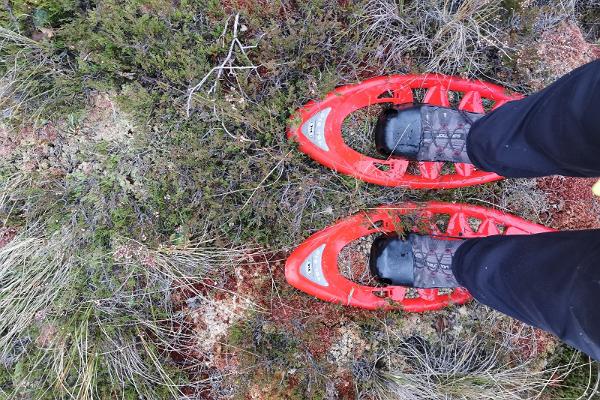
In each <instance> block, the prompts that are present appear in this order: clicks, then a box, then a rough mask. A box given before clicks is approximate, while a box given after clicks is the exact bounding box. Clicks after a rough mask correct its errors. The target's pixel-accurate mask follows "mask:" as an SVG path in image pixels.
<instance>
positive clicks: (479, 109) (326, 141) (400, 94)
mask: <svg viewBox="0 0 600 400" xmlns="http://www.w3.org/2000/svg"><path fill="white" fill-rule="evenodd" d="M419 89H425V90H426V93H425V95H424V98H423V99H422V101H421V103H422V104H429V105H437V106H444V107H450V100H449V93H450V92H456V93H454V94H460V95H461V100H460V102H459V104H458V109H460V110H465V111H470V112H476V113H484V112H485V107H484V102H483V99H487V101H486V104H487V105H491V110H493V109H495V108H497V107H499V106H501V105H502V104H504V103H506V102H508V101H510V100H517V99H520V98H522V96H520V95H516V94H507V92H506V90H505V89H504V88H502V87H501V86H498V85H494V84H491V83H486V82H482V81H474V80H467V79H462V78H457V77H452V76H446V75H438V74H424V75H391V76H382V77H377V78H372V79H368V80H365V81H363V82H361V83H358V84H354V85H347V86H343V87H339V88H337V89H335V90H334V91H333V92H331V93H329V94H328V95H327V96H326V97H325V99H324V100H322V101H319V102H314V101H312V102H309V103H308V104H306V105H305V106H304V107H302V108H301V109H299V110H298V111H297V112H296V114H295V115H294V116H293V117H292V122H291V123H290V127H289V129H288V136H289V137H290V138H292V139H293V140H295V141H297V142H298V143H299V148H300V151H302V152H304V153H306V154H307V155H309V156H310V157H311V158H313V159H314V160H316V161H317V162H319V163H321V164H322V165H325V166H327V167H329V168H332V169H333V170H336V171H339V172H342V173H344V174H348V175H351V176H354V177H356V178H357V179H360V180H364V181H366V182H370V183H374V184H377V185H383V186H406V187H410V188H415V189H424V188H438V189H451V188H456V187H461V186H470V185H477V184H481V183H486V182H491V181H495V180H498V179H502V177H501V176H498V175H496V174H494V173H491V172H485V171H480V170H477V169H476V168H475V167H474V166H473V165H471V164H465V163H454V168H453V171H452V172H451V173H448V174H443V173H442V167H443V165H444V163H443V162H419V163H418V172H415V171H412V169H410V168H408V167H409V161H408V160H406V159H404V158H400V157H395V156H394V157H388V158H386V159H378V158H373V157H369V156H366V155H364V154H361V153H359V152H357V151H355V150H353V149H352V148H350V147H349V146H348V145H347V144H346V143H345V142H344V139H343V138H342V124H343V122H344V119H345V118H346V117H347V116H348V115H350V114H351V113H352V112H355V111H357V110H358V109H360V108H363V107H368V106H371V105H374V104H382V103H391V104H393V105H395V106H397V105H401V104H409V103H413V102H414V101H415V100H414V99H415V91H417V90H419Z"/></svg>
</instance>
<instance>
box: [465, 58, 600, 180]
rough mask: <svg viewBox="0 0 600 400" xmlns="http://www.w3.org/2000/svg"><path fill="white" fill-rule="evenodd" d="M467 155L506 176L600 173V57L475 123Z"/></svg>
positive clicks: (489, 169)
mask: <svg viewBox="0 0 600 400" xmlns="http://www.w3.org/2000/svg"><path fill="white" fill-rule="evenodd" d="M467 154H468V156H469V159H470V160H471V162H472V163H473V164H474V165H475V166H476V167H478V168H479V169H482V170H484V171H491V172H496V173H497V174H499V175H502V176H506V177H536V176H546V175H564V176H600V60H597V61H594V62H591V63H589V64H587V65H584V66H582V67H580V68H577V69H575V70H574V71H572V72H570V73H569V74H567V75H565V76H563V77H562V78H560V79H559V80H557V81H556V82H554V83H553V84H551V85H550V86H548V87H547V88H545V89H544V90H541V91H539V92H537V93H535V94H533V95H531V96H528V97H526V98H524V99H522V100H517V101H511V102H509V103H507V104H505V105H503V106H501V107H499V108H498V109H496V110H495V111H493V112H492V113H490V114H488V115H486V116H484V117H483V118H481V119H479V120H477V121H475V122H474V123H473V125H472V126H471V129H470V132H469V135H468V136H467Z"/></svg>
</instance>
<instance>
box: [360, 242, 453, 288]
mask: <svg viewBox="0 0 600 400" xmlns="http://www.w3.org/2000/svg"><path fill="white" fill-rule="evenodd" d="M462 242H463V241H462V240H443V239H437V238H434V237H432V236H422V235H416V234H410V235H408V238H407V239H406V240H402V239H400V238H398V237H397V236H385V235H384V236H380V237H378V238H377V239H376V240H375V241H374V242H373V245H372V246H371V256H370V260H369V264H370V268H371V273H372V274H373V275H374V276H375V277H377V279H379V280H380V281H382V282H383V283H386V284H388V285H400V286H410V287H416V288H453V287H458V286H460V285H459V284H458V282H456V279H455V278H454V275H453V274H452V257H453V256H454V253H455V252H456V249H457V248H458V247H459V246H460V245H461V244H462Z"/></svg>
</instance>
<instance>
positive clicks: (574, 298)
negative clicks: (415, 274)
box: [452, 229, 600, 360]
mask: <svg viewBox="0 0 600 400" xmlns="http://www.w3.org/2000/svg"><path fill="white" fill-rule="evenodd" d="M452 269H453V272H454V275H455V276H456V279H457V281H458V282H459V283H460V284H461V285H462V286H464V287H466V288H467V289H468V290H469V292H471V294H472V295H473V297H475V298H476V299H477V300H478V301H480V302H481V303H484V304H486V305H488V306H490V307H492V308H494V309H496V310H498V311H500V312H503V313H504V314H507V315H510V316H511V317H514V318H516V319H518V320H521V321H523V322H525V323H527V324H529V325H533V326H535V327H538V328H541V329H544V330H545V331H548V332H550V333H553V334H555V335H556V336H558V337H559V338H560V339H562V340H564V341H565V342H566V343H568V344H570V345H571V346H573V347H575V348H577V349H579V350H581V351H583V352H585V353H587V354H588V355H590V356H591V357H593V358H595V359H596V360H600V229H595V230H586V231H572V232H551V233H540V234H536V235H523V236H521V235H516V236H490V237H486V238H482V239H469V240H466V241H465V243H463V244H462V245H460V247H459V248H458V250H457V252H456V254H455V256H454V259H453V263H452Z"/></svg>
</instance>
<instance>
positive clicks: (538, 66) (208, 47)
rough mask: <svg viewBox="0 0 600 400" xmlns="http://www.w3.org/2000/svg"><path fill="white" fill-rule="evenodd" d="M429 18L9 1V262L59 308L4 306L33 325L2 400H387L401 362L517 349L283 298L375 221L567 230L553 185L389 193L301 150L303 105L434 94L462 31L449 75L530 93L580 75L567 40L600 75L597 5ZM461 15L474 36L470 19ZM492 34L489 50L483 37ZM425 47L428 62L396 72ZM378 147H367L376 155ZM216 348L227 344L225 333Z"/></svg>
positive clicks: (246, 2) (7, 350) (3, 132)
mask: <svg viewBox="0 0 600 400" xmlns="http://www.w3.org/2000/svg"><path fill="white" fill-rule="evenodd" d="M417 3H418V2H411V1H406V2H393V1H383V0H382V1H369V2H366V1H365V2H363V1H329V0H309V1H303V2H294V1H261V0H228V1H209V0H207V1H191V0H175V1H165V0H148V1H138V0H97V1H93V0H91V1H90V0H82V1H75V0H8V1H5V2H4V5H3V7H1V8H2V10H1V11H0V25H1V27H2V31H1V32H0V40H1V42H0V43H1V44H0V74H1V75H2V76H3V77H2V78H1V79H0V88H2V97H1V98H0V106H1V107H2V113H3V114H2V119H1V120H0V155H1V160H0V177H1V182H2V183H1V187H2V192H1V193H0V197H1V199H2V201H1V203H0V205H1V210H0V211H1V212H2V221H3V224H4V225H3V227H2V232H0V233H1V235H2V236H1V237H0V238H1V240H0V243H1V244H2V246H8V247H7V248H9V250H10V252H9V250H6V249H5V253H6V254H7V255H6V256H5V257H6V258H5V259H4V260H7V261H6V264H5V265H10V267H11V268H14V269H12V270H8V269H7V271H8V272H2V273H3V274H4V275H2V279H5V281H1V282H17V283H18V284H19V285H21V284H23V282H26V281H32V279H36V282H37V280H38V279H39V280H40V282H52V284H53V285H54V284H56V283H60V286H57V290H51V289H52V287H49V288H47V287H46V286H43V285H34V286H33V287H31V288H29V289H28V290H29V291H28V292H27V293H28V294H31V296H32V297H31V298H36V297H38V298H39V296H46V297H44V298H43V299H44V301H40V302H39V303H37V302H35V305H36V306H35V308H33V307H28V304H22V303H20V302H19V301H20V300H19V299H18V298H12V297H10V296H8V295H7V294H4V293H7V292H8V291H12V292H14V291H15V290H17V289H14V288H11V289H10V290H9V289H7V290H6V291H3V292H2V294H0V302H1V303H0V304H2V306H1V307H3V308H2V309H0V314H2V315H3V316H7V315H9V314H10V317H11V318H14V320H15V321H16V320H19V321H24V324H23V326H22V328H21V329H20V330H17V331H14V332H13V331H11V332H12V333H11V335H12V336H10V337H11V339H10V340H7V341H6V342H2V343H3V345H4V346H3V347H2V348H0V398H86V399H87V398H107V399H108V398H131V399H135V398H175V397H177V396H182V395H186V396H189V397H192V398H194V397H195V398H211V399H212V398H214V399H220V398H239V399H245V398H253V399H254V398H265V399H276V398H281V399H296V398H297V399H305V398H311V399H313V398H314V399H319V398H328V399H336V398H339V399H343V398H347V399H350V398H357V397H362V398H374V397H375V396H376V395H377V394H378V393H381V390H382V389H381V385H380V384H379V381H378V380H377V379H376V378H377V374H376V371H379V370H387V369H389V368H391V364H394V363H397V364H400V365H403V364H402V363H403V362H404V361H402V357H400V356H397V357H394V356H390V351H391V350H390V349H396V350H397V351H396V354H401V352H400V350H398V346H400V345H399V343H402V342H403V340H405V339H406V338H409V337H413V336H419V337H422V338H425V339H426V340H428V341H431V342H432V343H438V342H442V343H443V342H444V340H446V339H445V338H446V337H447V336H448V335H450V336H452V337H454V338H463V337H472V336H478V335H479V336H485V337H486V338H487V339H486V340H488V342H489V344H490V346H492V343H493V342H494V341H495V340H499V339H498V338H499V337H501V336H502V333H501V332H500V331H495V330H492V332H486V331H488V329H487V328H486V322H485V321H488V320H487V319H486V318H488V317H489V315H490V311H489V310H487V309H485V308H482V307H481V306H477V305H470V306H467V307H466V308H459V307H456V308H452V309H448V310H444V311H441V312H438V313H432V314H429V315H423V316H409V315H406V314H403V313H400V312H397V313H387V314H386V313H380V312H376V313H370V312H365V311H361V310H349V309H346V308H342V307H339V306H336V305H332V304H326V303H322V302H319V301H317V300H316V299H313V298H311V297H309V296H306V295H304V294H302V293H300V292H298V291H296V290H294V289H293V288H291V287H289V286H288V285H287V284H286V283H285V281H284V276H283V263H282V260H283V259H284V258H285V256H286V254H288V252H289V251H290V249H292V248H293V246H295V245H297V244H299V243H300V242H301V241H302V240H303V239H304V238H306V237H307V236H309V235H310V234H311V233H313V232H315V231H317V230H319V229H322V228H324V227H326V226H327V225H329V224H331V223H333V222H334V221H336V220H337V219H339V218H341V217H343V216H347V215H349V214H351V213H353V212H356V211H359V210H361V209H365V208H368V207H374V206H377V205H380V204H384V203H398V202H402V201H427V200H441V201H451V202H465V203H472V204H478V205H486V206H490V207H497V208H501V209H503V210H508V211H511V212H513V213H515V214H517V215H520V216H523V217H525V218H528V219H531V220H533V221H535V222H543V223H546V224H550V225H551V224H552V223H553V221H554V220H553V218H554V213H557V212H560V211H562V209H559V208H560V207H562V206H563V205H561V204H560V202H559V201H558V200H557V197H556V196H554V197H552V198H551V199H550V200H548V194H547V193H546V192H545V191H544V188H547V187H548V185H545V186H544V185H542V187H541V188H538V185H537V183H536V182H535V181H532V180H524V181H507V182H497V183H491V184H486V185H482V186H479V187H470V188H462V189H456V190H442V191H414V190H407V189H398V188H382V187H377V186H374V185H369V184H366V183H363V182H359V181H357V180H355V179H353V178H350V177H347V176H344V175H340V174H337V173H334V172H333V171H330V170H328V169H326V168H323V167H321V166H319V165H317V164H316V163H315V162H313V161H312V160H310V159H309V158H308V157H306V156H305V155H303V154H301V153H299V152H298V151H297V149H296V148H295V145H294V144H293V143H290V142H288V140H287V138H286V135H285V132H286V126H287V124H288V123H290V120H289V118H290V115H291V114H292V113H293V111H294V110H296V109H297V108H298V107H300V106H302V105H303V104H305V103H306V102H308V101H310V100H314V99H319V98H321V97H323V95H324V94H326V93H328V92H329V91H330V90H332V89H333V88H335V87H336V86H338V85H342V84H347V83H355V82H358V81H360V80H362V79H365V78H368V77H371V76H375V75H381V74H391V73H409V72H411V73H420V72H429V71H427V68H428V66H430V65H431V64H430V61H431V60H432V59H436V57H438V56H439V55H440V54H443V53H442V52H443V51H445V46H444V43H447V42H451V41H452V42H453V41H455V40H457V36H453V35H460V34H461V32H463V33H464V32H468V34H467V35H466V37H467V40H465V41H464V42H460V43H462V46H463V47H464V51H465V55H466V56H465V58H464V60H463V61H460V60H459V61H453V62H452V63H449V62H444V61H443V60H438V64H436V65H438V66H439V67H440V68H442V69H441V70H438V71H434V72H443V73H455V74H461V75H463V76H468V77H472V78H480V79H485V80H491V81H495V82H497V83H500V84H503V85H505V86H507V87H509V88H511V89H513V90H519V91H521V92H523V93H528V92H531V91H532V90H534V89H537V88H538V87H539V86H540V85H543V84H547V83H549V82H551V81H552V80H554V79H556V78H557V77H558V76H559V75H560V73H562V72H563V71H556V70H550V69H548V66H549V65H550V66H552V65H555V64H553V63H552V62H548V59H547V58H545V57H547V56H549V55H551V56H554V59H555V60H556V59H565V53H560V51H561V49H563V50H564V47H565V46H567V45H565V42H561V43H562V44H563V46H562V47H560V48H554V47H552V43H554V42H556V40H558V39H557V37H558V38H559V39H560V38H561V37H564V35H572V34H573V32H575V33H577V32H579V35H580V37H579V38H580V39H581V42H578V43H580V44H579V45H578V46H577V49H578V51H577V52H576V53H577V57H575V56H573V57H574V58H573V59H572V63H573V64H572V67H573V68H574V67H575V66H577V65H576V64H577V63H582V62H585V61H586V60H588V59H591V58H593V57H597V54H598V53H597V46H596V45H594V43H595V42H597V40H598V35H599V33H598V28H597V24H596V23H595V22H594V21H595V20H596V19H597V17H598V9H597V3H594V2H593V1H590V2H585V1H582V2H577V5H576V6H575V7H574V8H573V7H571V8H569V6H568V4H566V3H567V2H564V4H563V2H560V5H561V6H560V7H559V5H558V3H557V4H556V5H553V4H549V3H548V2H524V1H503V2H499V1H495V2H490V5H489V10H493V13H486V12H483V11H482V10H481V9H479V8H477V7H475V9H470V8H468V9H467V8H464V9H461V8H460V7H463V6H461V4H463V3H468V2H460V1H455V2H444V1H434V0H429V3H431V7H433V6H434V5H435V6H436V7H438V8H435V9H439V10H441V11H440V12H439V13H438V14H435V13H433V14H427V15H425V14H423V13H422V9H421V8H419V7H417V6H416V4H417ZM538 3H539V4H538ZM547 3H548V4H547ZM550 3H552V2H550ZM532 4H533V5H532ZM381 5H383V6H385V7H388V6H389V7H391V12H392V13H395V15H397V16H399V17H398V18H397V19H396V20H394V18H391V19H390V20H389V21H388V22H386V24H388V25H385V26H387V27H388V28H389V29H397V30H396V31H394V32H396V33H397V34H398V35H400V34H402V35H406V36H402V37H400V36H398V37H389V35H386V31H385V30H383V31H381V30H379V31H377V30H376V31H375V33H373V31H371V30H370V28H371V27H373V26H374V24H375V23H376V13H375V11H376V10H381V9H382V8H381V7H380V6H381ZM594 5H595V6H594ZM492 6H493V8H492ZM378 7H379V8H378ZM385 7H383V9H386V8H385ZM464 7H466V6H464ZM561 7H562V8H561ZM432 9H434V8H432ZM459 10H463V11H464V10H467V11H469V10H470V11H469V12H470V14H468V15H469V18H466V17H465V18H464V19H461V18H456V15H457V14H456V13H457V12H458V11H459ZM561 10H562V11H561ZM377 15H378V14H377ZM432 15H433V17H432ZM461 15H462V14H461ZM426 18H428V19H426ZM431 18H433V19H431ZM436 18H437V19H436ZM399 21H402V23H401V22H399ZM423 21H426V23H425V24H423ZM477 24H484V25H482V26H486V27H487V28H486V29H488V28H489V26H492V27H494V32H496V33H495V34H494V35H492V36H493V37H491V36H490V37H486V36H485V35H486V33H485V32H484V31H482V32H480V34H481V35H483V36H484V37H483V38H479V37H478V36H477V35H476V34H474V33H473V32H474V30H473V29H474V27H476V26H478V25H477ZM487 24H491V25H487ZM423 25H426V27H425V28H424V29H422V30H421V31H419V32H421V33H422V34H423V35H425V36H424V37H428V38H430V39H431V40H430V42H431V43H434V45H433V46H428V45H426V44H427V43H428V42H427V41H425V42H415V45H414V46H413V47H410V48H404V47H401V48H402V49H403V52H402V54H400V53H398V54H396V53H394V54H391V53H393V51H394V49H398V48H400V47H395V46H397V42H398V41H401V40H405V38H410V37H411V35H413V36H414V35H415V32H416V29H421V28H419V27H422V26H423ZM442 27H447V29H445V30H444V32H445V35H447V37H446V36H445V39H444V38H440V37H438V36H437V32H438V31H439V30H440V29H441V28H442ZM461 27H463V28H464V27H466V28H465V30H461ZM565 27H566V28H565ZM413 28H414V29H413ZM580 28H581V29H582V30H583V33H584V34H585V35H587V36H581V32H582V31H580V30H579V29H580ZM499 32H502V35H501V36H497V35H500V33H499ZM565 32H567V33H565ZM568 32H571V33H568ZM396 33H394V35H396ZM552 35H554V36H552ZM561 35H562V36H561ZM461 37H462V36H461ZM570 37H572V36H570ZM442 39H443V40H442ZM492 39H493V40H492ZM584 39H585V40H584ZM586 41H587V42H586ZM583 43H585V46H589V47H587V48H586V49H584V50H585V51H582V50H581V46H583ZM590 43H591V44H590ZM536 48H543V49H544V51H543V52H538V51H535V49H536ZM566 54H567V56H568V55H569V54H572V53H566ZM582 54H583V55H582ZM586 57H587V58H586ZM390 60H392V61H393V62H390ZM569 65H571V64H569ZM563 66H564V63H561V68H562V67H563ZM215 67H221V68H220V69H219V68H217V69H215ZM204 78H206V79H204ZM200 83H202V85H200V86H198V87H196V85H198V84H200ZM194 87H196V88H195V91H192V88H194ZM192 92H193V93H192ZM191 93H192V96H191V97H190V94H191ZM363 122H365V123H362V124H361V123H360V121H359V122H357V124H356V125H357V126H358V127H361V126H363V127H364V126H366V125H368V124H366V119H365V121H363ZM361 134H363V136H361V137H360V138H358V139H357V143H355V144H354V145H356V146H360V145H364V144H365V143H368V142H369V138H368V136H367V135H368V133H365V132H361ZM365 138H367V139H366V140H365ZM553 193H554V192H553ZM551 195H552V193H551ZM585 201H587V203H586V205H584V206H582V207H586V208H587V209H590V207H592V209H593V207H597V205H595V203H594V202H595V200H594V199H593V198H589V199H588V198H586V200H585ZM574 202H576V199H570V202H569V204H570V205H572V204H574ZM580 208H581V207H580ZM596 209H600V208H596ZM563 217H564V213H563V214H561V218H563ZM588 220H589V218H588V219H587V220H586V221H588ZM561 221H562V220H561ZM571 222H572V221H571ZM588 222H589V221H588ZM561 223H562V222H561ZM586 224H587V222H586ZM585 227H590V226H589V225H586V226H585ZM15 235H16V236H15ZM29 239H32V240H33V239H35V240H36V241H34V242H27V240H29ZM11 240H12V241H13V242H12V243H13V247H10V246H9V245H10V243H11ZM7 243H9V245H7ZM14 243H35V245H32V246H34V247H35V249H37V250H39V251H38V252H36V253H33V250H31V251H30V252H20V251H21V250H20V249H21V248H22V247H17V246H15V245H14ZM1 251H2V249H1V248H0V252H1ZM13 254H14V256H13ZM0 255H1V254H0ZM9 256H10V257H9ZM15 260H18V262H16V261H15ZM9 262H10V263H14V265H13V264H9ZM42 266H46V267H42ZM47 266H56V267H52V269H50V270H44V269H43V268H49V267H47ZM65 266H68V268H69V269H68V271H69V273H68V274H61V273H60V272H61V271H65V270H66V269H65V268H66V267H65ZM34 267H35V268H39V270H40V271H46V272H47V273H46V275H44V274H41V273H40V274H36V271H38V270H37V269H35V268H34ZM24 271H25V272H24ZM28 274H29V275H28ZM43 276H51V277H53V278H52V279H54V278H56V279H54V280H51V279H50V278H48V280H47V281H45V280H44V279H46V278H43ZM7 285H8V283H7ZM50 286H51V285H50ZM7 287H8V286H7ZM14 287H19V286H18V285H17V284H15V286H14ZM21 287H23V286H21ZM3 290H4V289H3ZM17 297H18V296H17ZM8 298H11V299H12V300H10V301H12V303H10V304H19V307H22V308H19V307H16V306H15V307H12V306H11V307H12V308H11V307H9V306H8V305H7V304H9V303H7V302H6V301H8V300H6V299H8ZM31 304H33V303H31ZM19 310H20V311H19ZM461 310H462V311H461ZM25 311H26V312H25ZM28 313H29V314H28ZM19 315H21V316H19ZM25 315H30V317H27V318H25ZM498 318H500V317H498ZM5 320H7V321H8V319H5ZM499 321H501V323H499V326H505V325H502V324H508V322H507V321H506V320H505V319H502V318H500V320H499ZM216 326H219V327H220V328H219V329H221V328H222V329H223V330H222V331H218V332H220V333H219V334H217V333H214V334H210V332H211V329H212V330H213V331H215V332H216V329H217V328H216ZM506 326H508V325H506ZM9 328H10V327H6V326H2V329H6V331H7V332H8V330H9ZM507 329H508V328H507ZM510 329H517V328H515V327H514V326H512V325H510ZM518 329H523V328H522V327H521V328H518ZM483 332H485V335H484V334H483ZM519 332H521V331H519ZM3 335H4V332H3ZM534 336H535V335H534ZM6 337H8V336H6ZM526 338H529V339H523V340H525V341H526V342H527V340H530V339H531V336H530V335H529V336H526ZM198 340H205V341H208V340H211V342H210V344H211V345H210V346H208V347H206V348H205V347H203V346H199V345H198ZM547 341H548V342H551V341H552V340H551V339H547ZM542 342H543V341H542ZM486 343H487V342H486ZM515 343H517V344H519V343H520V344H519V346H521V347H519V346H517V345H515V346H516V347H515V348H513V349H512V350H511V351H512V352H513V353H511V354H513V356H515V354H517V355H518V357H521V356H523V354H529V355H530V356H531V358H533V359H534V360H535V362H536V363H538V364H539V365H543V364H546V362H547V361H548V360H550V363H552V362H554V361H552V359H553V358H552V357H554V356H552V353H554V350H553V347H552V346H548V347H547V348H546V347H543V348H540V349H537V348H536V349H535V351H534V350H532V349H531V348H530V347H531V343H529V342H527V343H526V344H523V343H521V341H518V340H517V342H514V343H513V344H515ZM536 343H537V342H536ZM544 343H545V342H544ZM528 346H529V347H528ZM199 349H202V350H199ZM528 352H529V353H528ZM566 352H568V350H565V351H559V352H556V353H557V354H559V356H556V357H559V359H560V357H563V358H565V357H566V356H565V354H567V353H566ZM515 357H517V356H515ZM563 361H564V360H563ZM582 362H583V361H582ZM535 368H538V367H535ZM540 368H541V367H540ZM594 368H596V367H595V366H594ZM578 371H580V370H578ZM585 379H587V378H585V377H583V376H579V375H576V376H574V377H573V378H570V380H568V382H569V384H568V387H567V388H566V389H565V391H563V392H560V390H562V389H561V388H554V389H552V390H554V391H553V392H549V393H550V394H548V396H550V397H548V398H563V397H565V396H572V395H575V394H577V393H579V392H578V390H580V389H581V387H580V386H581V385H582V384H583V383H584V381H585ZM585 383H587V381H586V382H585ZM561 393H562V394H561ZM563 395H564V396H563ZM561 396H562V397H561Z"/></svg>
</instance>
